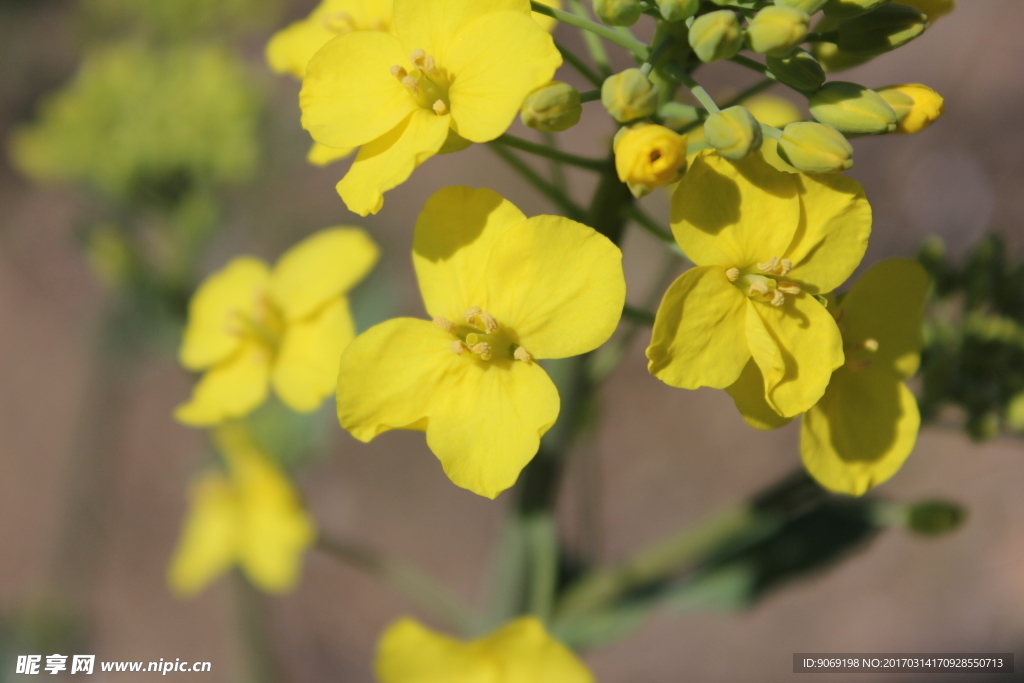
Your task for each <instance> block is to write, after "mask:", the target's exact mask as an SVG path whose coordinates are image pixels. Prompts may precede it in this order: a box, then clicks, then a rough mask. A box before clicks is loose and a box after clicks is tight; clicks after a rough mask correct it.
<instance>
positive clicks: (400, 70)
mask: <svg viewBox="0 0 1024 683" xmlns="http://www.w3.org/2000/svg"><path fill="white" fill-rule="evenodd" d="M391 75H392V76H394V77H395V78H397V79H398V80H400V81H404V80H405V77H406V76H408V75H409V72H408V71H406V70H405V68H404V67H401V66H398V65H397V64H395V65H394V66H393V67H391Z"/></svg>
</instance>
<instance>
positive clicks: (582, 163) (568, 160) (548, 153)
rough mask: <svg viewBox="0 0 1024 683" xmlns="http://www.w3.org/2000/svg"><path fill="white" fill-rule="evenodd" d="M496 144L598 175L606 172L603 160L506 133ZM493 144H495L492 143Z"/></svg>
mask: <svg viewBox="0 0 1024 683" xmlns="http://www.w3.org/2000/svg"><path fill="white" fill-rule="evenodd" d="M494 142H495V143H498V144H501V145H505V146H506V147H511V148H512V149H518V150H519V151H521V152H528V153H530V154H535V155H537V156H539V157H544V158H545V159H551V160H552V161H558V162H560V163H563V164H569V165H570V166H575V167H577V168H585V169H587V170H588V171H597V172H598V173H600V172H602V171H604V166H605V162H604V161H603V160H601V159H591V158H589V157H581V156H579V155H578V154H571V153H569V152H563V151H561V150H557V149H552V148H551V147H548V146H547V145H541V144H538V143H536V142H530V141H529V140H524V139H522V138H517V137H516V136H514V135H509V134H508V133H505V134H504V135H502V136H501V137H499V138H497V139H496V140H494ZM492 144H493V143H492Z"/></svg>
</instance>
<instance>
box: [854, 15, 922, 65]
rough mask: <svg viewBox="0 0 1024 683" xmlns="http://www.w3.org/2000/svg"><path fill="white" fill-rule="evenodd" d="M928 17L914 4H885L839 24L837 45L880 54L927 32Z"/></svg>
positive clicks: (859, 51)
mask: <svg viewBox="0 0 1024 683" xmlns="http://www.w3.org/2000/svg"><path fill="white" fill-rule="evenodd" d="M927 27H928V18H927V17H926V16H925V15H924V14H922V13H921V12H918V11H917V10H916V9H914V8H912V7H906V6H904V5H882V6H881V7H877V8H875V9H874V10H872V11H871V12H868V13H867V14H861V15H858V16H856V17H853V18H852V19H847V20H846V21H843V22H842V23H840V24H839V28H838V29H837V31H838V32H839V39H838V40H837V41H836V45H837V46H838V48H839V49H840V50H842V51H843V52H850V53H855V54H856V53H862V54H870V55H880V54H882V53H884V52H888V51H889V50H895V49H896V48H898V47H900V46H902V45H906V44H907V43H909V42H910V41H911V40H913V39H914V38H917V37H918V36H919V35H921V34H922V33H924V30H925V29H926V28H927Z"/></svg>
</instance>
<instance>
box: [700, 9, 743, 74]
mask: <svg viewBox="0 0 1024 683" xmlns="http://www.w3.org/2000/svg"><path fill="white" fill-rule="evenodd" d="M689 40H690V47H692V48H693V51H694V53H695V54H696V55H697V57H699V58H700V61H702V62H714V61H717V60H719V59H729V58H730V57H734V56H736V53H737V52H739V51H740V49H742V47H743V29H742V28H740V22H739V21H738V20H737V19H736V13H735V12H733V11H732V10H727V9H723V10H718V11H717V12H708V13H707V14H703V15H701V16H699V17H697V20H696V21H694V22H693V25H692V26H690V34H689Z"/></svg>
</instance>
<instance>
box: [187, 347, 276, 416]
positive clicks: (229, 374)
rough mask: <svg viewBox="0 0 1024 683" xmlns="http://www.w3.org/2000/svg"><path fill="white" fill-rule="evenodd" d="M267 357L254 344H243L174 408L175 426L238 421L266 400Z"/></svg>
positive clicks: (268, 372)
mask: <svg viewBox="0 0 1024 683" xmlns="http://www.w3.org/2000/svg"><path fill="white" fill-rule="evenodd" d="M269 374H270V354H269V352H268V351H267V350H266V349H264V348H263V347H262V346H260V345H258V344H256V343H254V342H246V343H244V344H243V345H242V346H241V347H240V348H239V349H238V350H237V351H236V352H235V354H234V355H233V356H231V357H229V358H228V359H227V360H225V361H223V362H221V363H219V364H217V365H215V366H213V367H212V368H210V369H209V370H207V371H206V374H204V375H203V376H202V378H201V379H200V380H199V382H198V383H197V384H196V386H195V389H194V390H193V392H192V399H191V400H190V401H189V402H188V403H185V404H183V405H180V406H178V408H177V409H176V410H175V411H174V417H175V419H177V420H178V421H179V422H183V423H184V424H187V425H190V426H193V427H204V426H209V425H215V424H218V423H220V422H223V421H224V420H227V419H230V418H236V417H242V416H244V415H246V414H248V413H249V412H251V411H252V410H253V409H255V408H256V407H257V406H258V405H260V404H261V403H263V401H264V400H265V399H266V398H267V389H268V376H269Z"/></svg>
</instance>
